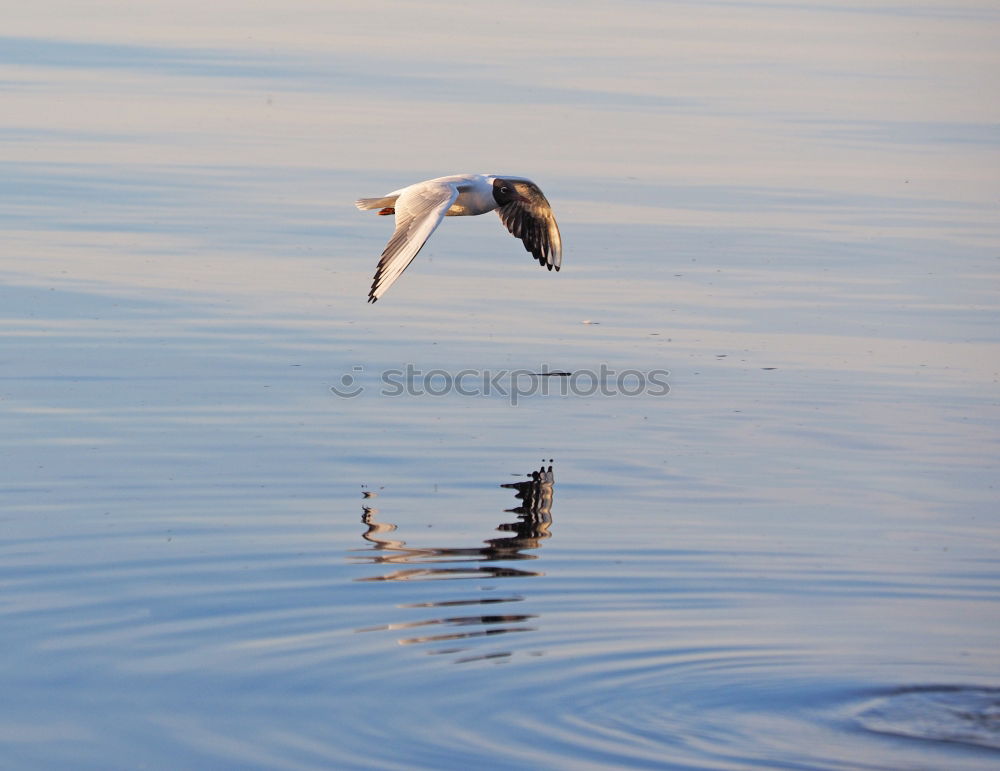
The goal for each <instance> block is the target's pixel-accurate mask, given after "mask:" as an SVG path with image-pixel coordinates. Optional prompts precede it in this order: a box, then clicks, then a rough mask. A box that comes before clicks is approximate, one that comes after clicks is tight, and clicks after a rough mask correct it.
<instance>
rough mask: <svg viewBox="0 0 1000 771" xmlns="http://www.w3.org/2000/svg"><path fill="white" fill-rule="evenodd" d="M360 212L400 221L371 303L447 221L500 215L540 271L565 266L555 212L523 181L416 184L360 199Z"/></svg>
mask: <svg viewBox="0 0 1000 771" xmlns="http://www.w3.org/2000/svg"><path fill="white" fill-rule="evenodd" d="M355 206H357V207H358V208H359V209H379V214H383V215H388V214H395V215H396V231H395V232H394V233H393V234H392V238H390V239H389V243H388V244H386V247H385V251H383V252H382V259H380V260H379V261H378V269H377V270H376V271H375V279H374V281H372V288H371V291H369V292H368V302H370V303H373V302H375V301H376V300H378V298H380V297H381V296H382V295H383V294H385V292H386V290H387V289H388V288H389V287H390V286H392V285H393V283H394V282H395V281H396V279H397V278H399V277H400V275H401V274H402V273H403V271H404V270H406V267H407V266H408V265H409V264H410V263H411V262H413V258H414V257H416V256H417V254H418V253H419V252H420V250H421V249H422V248H423V246H424V244H425V243H426V242H427V239H428V238H430V235H431V233H433V232H434V230H435V228H437V226H438V225H440V224H441V220H442V219H444V218H445V217H460V216H471V215H474V214H485V213H486V212H488V211H493V210H494V209H496V211H497V214H499V215H500V221H501V222H503V224H504V225H505V226H506V228H507V230H509V231H510V232H511V234H512V235H513V236H514V237H516V238H520V239H521V241H523V242H524V248H525V249H526V250H528V251H529V252H531V255H532V256H533V257H534V258H535V259H536V260H538V263H539V265H542V266H544V267H546V268H548V269H549V270H559V267H560V265H562V238H561V237H560V236H559V226H558V225H557V224H556V218H555V216H554V215H553V214H552V207H550V206H549V202H548V200H547V199H546V198H545V194H544V193H542V191H541V189H540V188H539V187H538V185H536V184H535V183H534V182H532V181H531V180H530V179H525V178H524V177H498V176H495V175H492V174H454V175H452V176H450V177H438V178H437V179H428V180H427V181H425V182H417V183H416V184H414V185H409V186H408V187H403V188H400V189H399V190H394V191H393V192H391V193H388V194H387V195H384V196H382V197H381V198H361V199H359V200H358V201H356V202H355Z"/></svg>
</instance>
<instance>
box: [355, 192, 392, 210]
mask: <svg viewBox="0 0 1000 771" xmlns="http://www.w3.org/2000/svg"><path fill="white" fill-rule="evenodd" d="M397 198H399V196H398V195H387V196H385V197H384V198H359V199H358V200H357V201H355V202H354V205H355V206H357V207H358V208H359V209H386V208H390V207H392V205H393V204H394V203H396V199H397Z"/></svg>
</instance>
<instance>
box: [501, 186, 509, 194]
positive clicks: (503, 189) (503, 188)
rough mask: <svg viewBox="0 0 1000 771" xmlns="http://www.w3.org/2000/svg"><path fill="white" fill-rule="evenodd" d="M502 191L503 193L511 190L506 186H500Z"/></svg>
mask: <svg viewBox="0 0 1000 771" xmlns="http://www.w3.org/2000/svg"><path fill="white" fill-rule="evenodd" d="M500 192H501V193H509V192H510V190H508V189H507V188H505V187H501V188H500Z"/></svg>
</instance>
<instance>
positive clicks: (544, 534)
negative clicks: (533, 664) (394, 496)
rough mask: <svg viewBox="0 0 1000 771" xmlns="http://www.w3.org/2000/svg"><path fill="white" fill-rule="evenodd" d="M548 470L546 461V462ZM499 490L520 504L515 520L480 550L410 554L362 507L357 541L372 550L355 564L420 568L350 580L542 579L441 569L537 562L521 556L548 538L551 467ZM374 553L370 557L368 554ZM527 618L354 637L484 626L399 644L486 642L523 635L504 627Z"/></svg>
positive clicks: (503, 570) (502, 571)
mask: <svg viewBox="0 0 1000 771" xmlns="http://www.w3.org/2000/svg"><path fill="white" fill-rule="evenodd" d="M550 464H551V461H550ZM501 487H504V488H507V489H512V490H516V491H517V492H516V497H517V499H518V500H519V501H520V502H521V504H520V505H519V506H517V507H516V508H513V509H506V511H507V512H509V513H512V514H516V515H517V521H515V522H502V523H500V525H499V526H498V527H497V530H499V531H501V532H504V533H510V534H511V535H505V536H503V537H501V538H491V539H489V540H487V541H485V542H484V545H483V546H477V547H472V548H423V549H421V548H412V547H408V546H407V545H406V542H405V541H402V540H399V539H395V538H389V537H388V534H389V533H392V532H394V531H395V530H396V525H394V524H391V523H387V522H379V521H377V520H376V519H375V517H376V515H377V514H378V510H377V509H374V508H371V507H369V506H364V507H363V510H364V513H363V515H362V517H361V521H362V522H364V524H366V525H367V526H368V529H367V530H366V531H365V532H364V533H363V534H362V537H363V538H364V539H365V540H366V541H368V542H370V543H371V544H372V545H373V548H372V549H371V550H369V551H367V552H366V553H365V556H363V557H359V559H361V560H364V561H365V562H373V563H375V564H408V565H414V564H419V565H420V567H406V568H401V569H398V570H394V571H392V572H389V573H386V574H384V575H379V576H369V577H366V578H359V579H356V580H358V581H419V580H435V579H463V578H484V577H486V578H507V577H527V576H539V575H543V574H542V573H537V572H532V571H527V570H518V569H515V568H513V567H509V566H501V565H494V564H490V565H483V564H472V565H464V566H461V567H457V566H456V567H443V566H442V564H443V563H463V562H465V563H495V562H502V561H512V560H526V559H537V557H536V555H534V554H526V553H525V552H527V551H531V550H535V549H538V548H539V546H540V545H541V541H543V540H544V539H546V538H549V537H551V534H550V533H549V527H550V526H551V524H552V499H553V491H554V487H555V476H554V474H553V471H552V466H551V465H549V466H548V468H546V467H545V466H544V465H543V466H542V467H541V468H540V469H539V470H538V471H533V472H532V473H531V474H530V475H529V478H528V479H527V480H525V481H522V482H515V483H510V484H504V485H501ZM373 552H374V553H373ZM521 599H522V598H521V597H489V598H476V599H472V600H446V601H443V602H433V601H432V602H420V603H413V604H410V605H407V606H405V607H411V608H424V607H454V606H461V605H484V604H496V603H500V602H514V601H518V600H521ZM531 618H534V616H532V615H509V614H508V615H488V616H487V615H474V616H452V617H447V618H440V619H430V620H423V621H416V622H406V623H398V624H388V625H385V626H380V627H375V628H369V629H363V630H358V631H378V630H386V629H410V628H414V627H422V626H431V625H440V624H445V625H448V626H452V627H469V626H486V627H487V628H486V629H482V630H478V629H477V630H467V629H466V630H463V631H456V632H452V633H449V634H439V635H431V636H422V637H413V638H404V639H401V640H400V643H401V644H407V645H408V644H413V643H427V642H444V641H451V640H461V639H469V638H476V637H487V636H493V635H497V634H505V633H510V632H528V631H531V629H532V627H525V626H510V624H517V623H520V622H523V621H526V620H528V619H531ZM459 650H461V649H455V648H448V649H446V650H438V651H435V652H437V653H455V652H458V651H459ZM509 655H510V653H509V652H503V653H491V654H489V655H487V656H474V657H471V658H465V659H460V660H461V661H470V660H473V659H481V658H496V657H506V656H509Z"/></svg>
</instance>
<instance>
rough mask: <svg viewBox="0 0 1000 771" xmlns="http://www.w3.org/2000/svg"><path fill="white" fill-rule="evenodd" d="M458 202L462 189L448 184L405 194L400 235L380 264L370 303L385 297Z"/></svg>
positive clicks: (427, 185)
mask: <svg viewBox="0 0 1000 771" xmlns="http://www.w3.org/2000/svg"><path fill="white" fill-rule="evenodd" d="M456 198H458V186H457V185H454V184H449V183H445V182H433V183H428V182H424V183H421V184H419V185H412V186H411V187H408V188H406V189H405V190H403V192H402V193H401V194H400V196H399V198H397V199H396V203H395V209H396V231H395V232H394V233H393V234H392V238H390V239H389V243H388V244H386V246H385V249H384V250H383V252H382V258H381V259H380V260H379V261H378V269H377V270H376V271H375V279H374V280H373V281H372V288H371V291H370V292H368V302H370V303H373V302H375V301H376V300H378V298H380V297H381V296H382V295H383V294H385V292H386V290H387V289H388V288H389V287H390V286H392V284H393V282H395V280H396V279H397V278H399V277H400V275H401V274H402V273H403V271H404V270H406V266H407V265H409V264H410V263H411V262H413V258H414V257H416V256H417V253H418V252H419V251H420V250H421V249H422V248H423V246H424V244H425V243H426V242H427V239H428V238H429V237H430V235H431V233H433V232H434V229H435V228H437V226H438V225H439V224H440V223H441V220H442V219H444V215H445V212H447V211H448V209H450V208H451V205H452V204H453V203H455V199H456Z"/></svg>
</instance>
